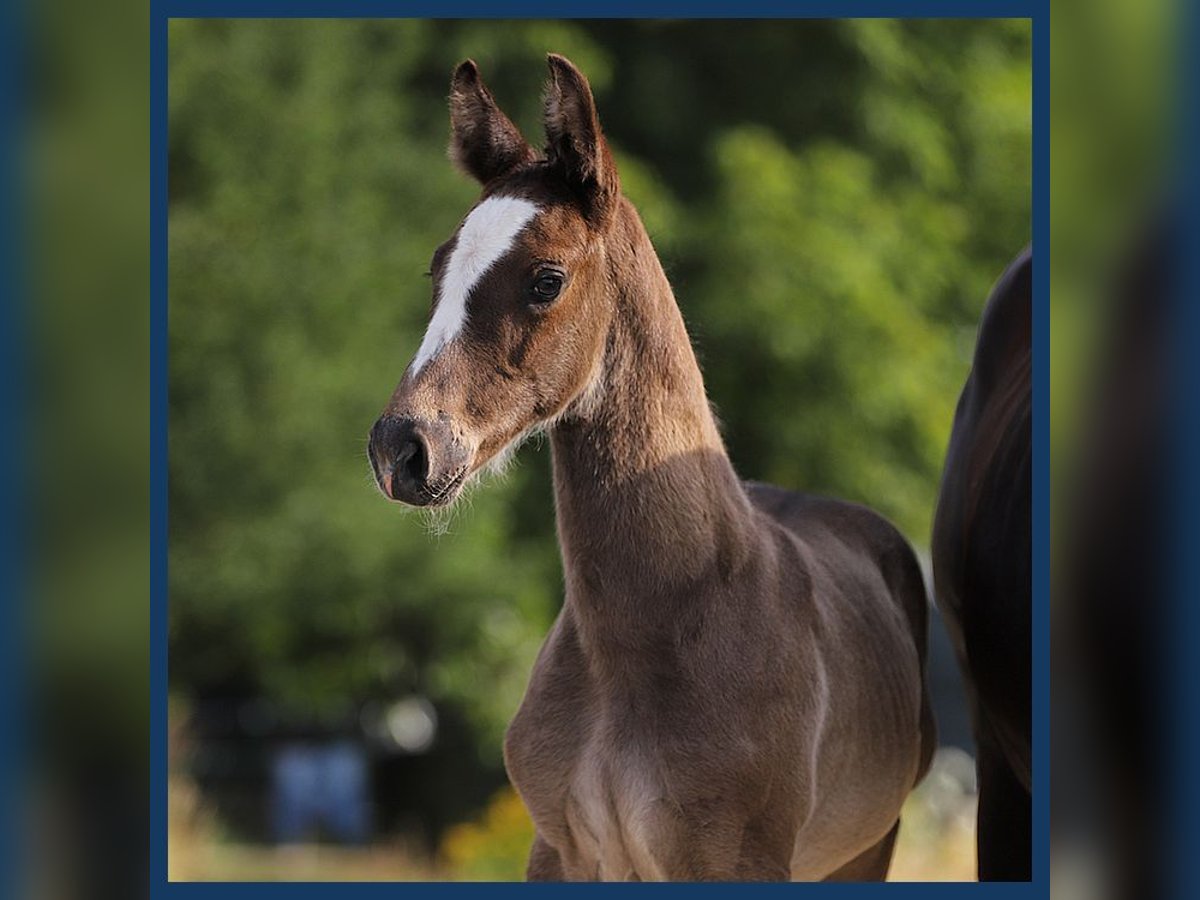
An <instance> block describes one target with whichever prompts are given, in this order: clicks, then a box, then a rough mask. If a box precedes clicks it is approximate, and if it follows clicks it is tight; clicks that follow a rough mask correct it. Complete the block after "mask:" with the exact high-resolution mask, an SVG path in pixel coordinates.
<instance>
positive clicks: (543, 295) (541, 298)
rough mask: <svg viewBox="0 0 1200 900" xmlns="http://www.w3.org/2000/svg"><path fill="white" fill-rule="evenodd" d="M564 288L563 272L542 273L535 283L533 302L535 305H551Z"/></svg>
mask: <svg viewBox="0 0 1200 900" xmlns="http://www.w3.org/2000/svg"><path fill="white" fill-rule="evenodd" d="M562 287H563V276H562V273H561V272H541V273H539V274H538V277H537V279H536V280H535V281H534V282H533V289H532V290H533V300H534V302H535V303H549V302H550V301H551V300H553V299H554V298H555V297H557V296H558V294H559V292H560V291H561V290H562Z"/></svg>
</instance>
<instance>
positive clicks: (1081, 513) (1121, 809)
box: [1052, 217, 1195, 898]
mask: <svg viewBox="0 0 1200 900" xmlns="http://www.w3.org/2000/svg"><path fill="white" fill-rule="evenodd" d="M1176 238H1177V234H1176V229H1175V227H1174V223H1173V222H1171V221H1169V220H1168V218H1167V217H1163V218H1161V219H1159V220H1158V221H1156V222H1155V223H1154V224H1153V225H1151V226H1150V227H1148V228H1146V229H1144V230H1143V231H1142V233H1141V234H1140V235H1139V236H1138V238H1137V241H1136V246H1135V247H1133V249H1132V251H1131V252H1130V253H1129V256H1128V258H1127V259H1126V260H1125V261H1124V263H1123V265H1122V266H1121V271H1120V272H1119V274H1118V276H1117V278H1116V279H1115V283H1114V287H1113V291H1112V297H1111V298H1110V299H1109V300H1108V302H1105V303H1101V304H1098V305H1097V312H1098V313H1099V314H1103V316H1104V320H1105V321H1106V323H1107V327H1106V330H1105V334H1104V336H1103V338H1102V341H1101V345H1100V353H1099V355H1098V359H1099V360H1100V362H1099V365H1098V369H1097V371H1096V372H1095V373H1094V375H1093V379H1092V382H1091V385H1090V388H1089V391H1088V396H1087V398H1086V410H1087V412H1086V415H1085V422H1084V427H1083V429H1082V433H1081V439H1080V440H1079V442H1078V446H1079V450H1078V452H1077V454H1076V457H1077V458H1076V464H1075V467H1074V469H1073V470H1072V471H1071V473H1070V479H1071V480H1070V482H1069V484H1068V486H1067V487H1066V494H1067V500H1068V502H1067V503H1065V504H1064V509H1065V513H1064V516H1065V520H1064V525H1063V539H1062V542H1061V545H1060V549H1061V554H1062V557H1061V558H1062V566H1061V572H1060V574H1059V575H1058V576H1057V578H1056V584H1055V587H1056V590H1057V592H1058V594H1057V596H1058V600H1059V602H1058V603H1057V605H1056V607H1055V610H1054V612H1055V619H1054V622H1053V628H1052V642H1053V660H1054V671H1053V679H1054V684H1055V697H1054V702H1055V707H1056V709H1058V708H1062V709H1065V710H1068V711H1070V713H1071V718H1070V719H1069V720H1068V721H1069V727H1067V728H1064V729H1061V730H1060V731H1058V732H1056V741H1055V742H1054V744H1053V745H1052V746H1053V747H1054V754H1055V757H1054V766H1055V772H1056V778H1055V784H1056V786H1055V790H1054V801H1055V805H1054V810H1055V825H1056V832H1057V833H1056V835H1055V838H1056V840H1058V841H1059V842H1062V841H1068V842H1071V841H1074V842H1076V843H1078V842H1079V841H1080V840H1086V841H1087V842H1089V843H1090V844H1091V845H1092V849H1091V850H1090V856H1091V858H1092V859H1093V860H1094V861H1096V862H1098V863H1100V866H1101V869H1102V870H1103V871H1102V872H1101V873H1097V874H1096V875H1094V876H1093V880H1094V881H1095V882H1096V883H1099V884H1104V885H1106V886H1107V887H1108V890H1109V891H1111V896H1116V897H1139V898H1143V897H1145V898H1156V897H1160V896H1162V895H1163V892H1164V889H1165V887H1166V883H1167V882H1166V878H1165V875H1164V873H1165V871H1166V866H1165V863H1166V858H1165V854H1164V852H1163V848H1164V846H1166V843H1165V837H1166V834H1165V833H1164V831H1163V824H1162V823H1163V818H1164V814H1165V812H1166V810H1165V806H1164V787H1165V785H1166V784H1167V783H1168V782H1167V781H1166V778H1165V776H1164V772H1165V771H1166V769H1165V767H1164V765H1163V762H1162V754H1163V727H1164V723H1163V705H1164V700H1165V698H1166V697H1167V687H1168V683H1167V682H1166V681H1165V680H1164V677H1163V673H1162V672H1161V670H1160V662H1159V660H1160V653H1161V649H1160V648H1162V647H1164V646H1165V645H1166V643H1167V641H1165V640H1164V628H1165V624H1166V622H1165V619H1164V598H1165V596H1166V592H1167V588H1168V585H1167V582H1166V579H1167V577H1168V574H1169V572H1170V570H1171V568H1170V563H1171V559H1170V547H1171V533H1170V528H1169V521H1170V515H1169V513H1170V507H1169V503H1168V496H1169V494H1168V486H1169V484H1170V481H1169V479H1170V478H1171V467H1170V465H1169V448H1168V441H1169V439H1170V434H1169V429H1168V423H1169V422H1170V408H1171V392H1170V390H1169V378H1170V375H1171V366H1170V363H1171V359H1172V355H1171V354H1170V352H1169V346H1170V340H1169V338H1168V332H1167V322H1168V315H1169V313H1170V304H1171V301H1172V300H1173V298H1174V290H1175V287H1174V286H1175V283H1176V279H1175V273H1174V271H1173V265H1174V262H1175V260H1176V258H1177V257H1176V248H1177V240H1176ZM1192 299H1193V300H1194V299H1195V298H1192ZM1189 599H1192V600H1194V598H1189ZM1060 737H1061V738H1062V740H1059V738H1060ZM1081 757H1084V758H1085V759H1081ZM1086 757H1090V759H1087V758H1086ZM1085 760H1086V767H1085V768H1082V769H1081V765H1080V764H1081V762H1084V761H1085Z"/></svg>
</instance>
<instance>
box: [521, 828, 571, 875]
mask: <svg viewBox="0 0 1200 900" xmlns="http://www.w3.org/2000/svg"><path fill="white" fill-rule="evenodd" d="M525 880H526V881H566V877H565V876H564V875H563V865H562V859H561V858H560V857H559V855H558V851H557V850H555V849H554V848H553V847H551V846H550V845H549V844H547V843H546V842H545V841H544V840H542V836H541V835H540V834H535V835H534V836H533V848H532V849H531V850H530V851H529V863H528V865H527V866H526V867H525Z"/></svg>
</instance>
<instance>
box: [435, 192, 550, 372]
mask: <svg viewBox="0 0 1200 900" xmlns="http://www.w3.org/2000/svg"><path fill="white" fill-rule="evenodd" d="M537 212H538V207H537V205H536V204H534V203H530V202H529V201H528V200H522V199H520V198H518V197H489V198H488V199H487V200H484V201H483V202H482V203H480V204H479V205H478V206H477V207H475V208H474V209H473V210H471V214H470V215H469V216H467V220H466V221H465V222H463V224H462V228H460V229H459V231H458V241H457V242H456V243H455V245H454V250H453V251H452V252H451V254H450V260H449V262H447V263H446V271H445V272H444V273H443V274H442V284H441V291H440V292H439V294H438V302H437V306H436V307H435V308H434V312H433V318H432V319H430V320H429V328H428V329H426V331H425V338H424V340H422V341H421V347H420V349H418V350H417V355H416V357H415V358H414V359H413V364H412V374H414V375H416V374H417V372H419V371H420V370H421V367H422V366H424V365H425V363H427V362H429V360H431V359H433V358H434V357H435V356H437V353H438V351H439V350H441V349H442V348H443V347H445V346H446V345H447V344H448V343H450V341H452V340H454V336H455V335H456V334H458V332H459V331H460V330H461V329H462V326H463V323H464V322H465V321H466V319H467V298H468V297H470V296H471V291H472V290H473V289H474V288H475V285H477V284H478V283H479V279H480V278H482V277H483V276H484V274H486V273H487V270H488V269H490V268H491V267H492V266H494V265H495V264H496V263H497V262H498V261H499V260H500V259H501V258H502V257H503V256H504V254H506V253H507V252H508V251H509V249H510V248H511V247H512V244H513V241H514V240H516V237H517V235H518V234H520V233H521V229H522V228H524V227H525V226H526V225H528V224H529V222H530V220H532V219H533V217H534V216H535V215H537Z"/></svg>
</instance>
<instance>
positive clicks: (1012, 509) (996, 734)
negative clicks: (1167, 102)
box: [932, 250, 1033, 881]
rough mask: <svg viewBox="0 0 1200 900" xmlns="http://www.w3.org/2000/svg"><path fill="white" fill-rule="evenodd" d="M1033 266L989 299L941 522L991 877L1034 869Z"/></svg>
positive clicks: (939, 571)
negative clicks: (1031, 796) (1031, 795)
mask: <svg viewBox="0 0 1200 900" xmlns="http://www.w3.org/2000/svg"><path fill="white" fill-rule="evenodd" d="M1032 272H1033V261H1032V256H1031V254H1030V252H1029V251H1028V250H1026V251H1025V252H1023V253H1022V254H1021V255H1020V256H1019V257H1018V258H1017V259H1016V260H1015V261H1014V262H1013V263H1012V264H1011V265H1010V266H1009V267H1008V269H1007V271H1005V273H1004V275H1003V276H1002V277H1001V278H1000V280H999V282H997V284H996V286H995V287H994V288H993V290H992V293H991V296H990V297H989V298H988V302H987V307H986V308H985V309H984V313H983V319H982V322H981V323H980V326H979V337H978V339H977V342H976V346H975V359H974V362H973V365H972V368H971V374H970V375H969V376H968V378H967V383H966V386H965V387H964V388H963V391H962V395H961V396H960V398H959V401H958V411H957V412H956V413H955V417H954V429H953V431H952V433H951V436H950V447H949V450H948V451H947V453H946V466H945V470H944V472H943V476H942V487H941V494H940V496H939V498H938V508H937V516H936V518H935V520H934V527H933V548H932V549H933V572H934V585H935V589H936V596H937V601H938V606H939V608H940V609H941V611H942V614H943V617H944V619H945V622H946V627H947V628H948V630H949V631H950V636H951V638H952V640H953V642H954V645H955V650H956V651H957V653H958V659H959V664H960V666H961V668H962V671H963V675H964V678H965V681H966V683H967V692H968V695H969V697H970V700H971V707H972V710H971V711H972V720H973V725H974V731H975V743H976V747H977V753H978V759H977V767H978V776H979V777H978V781H979V815H978V828H977V836H976V842H977V846H978V853H979V878H980V880H982V881H1027V880H1029V877H1030V871H1031V863H1030V859H1031V853H1032V846H1031V828H1032V819H1031V805H1030V789H1031V763H1030V724H1029V722H1030V698H1031V676H1032V669H1031V652H1032V648H1031V636H1030V597H1031V590H1032V566H1031V552H1030V528H1031V519H1030V512H1031V505H1030V491H1031V482H1030V477H1031V472H1032V469H1031V457H1032V444H1031V438H1032V432H1031V421H1032V380H1031V379H1032V347H1031V327H1032V312H1033V293H1032V277H1033V276H1032Z"/></svg>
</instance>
